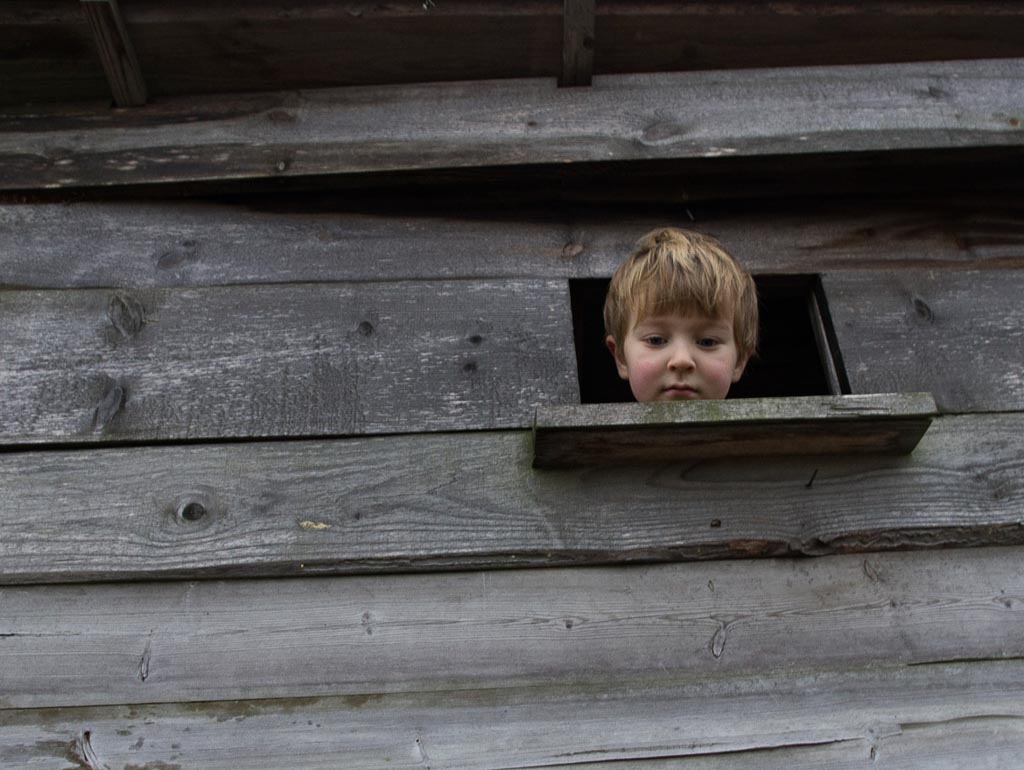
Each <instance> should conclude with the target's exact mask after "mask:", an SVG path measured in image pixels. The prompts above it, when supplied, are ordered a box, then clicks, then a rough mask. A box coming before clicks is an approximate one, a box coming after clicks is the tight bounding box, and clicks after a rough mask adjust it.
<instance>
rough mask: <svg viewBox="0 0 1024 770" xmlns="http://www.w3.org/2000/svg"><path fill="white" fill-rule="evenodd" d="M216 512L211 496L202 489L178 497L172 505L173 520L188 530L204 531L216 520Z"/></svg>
mask: <svg viewBox="0 0 1024 770" xmlns="http://www.w3.org/2000/svg"><path fill="white" fill-rule="evenodd" d="M217 512H218V510H217V507H216V504H215V500H214V497H213V494H212V493H209V492H205V491H204V490H202V489H199V490H192V491H189V492H186V493H185V494H183V495H180V496H179V497H178V498H177V499H176V500H175V501H174V504H173V515H174V520H175V521H177V522H178V524H181V525H184V526H187V527H189V528H190V529H193V528H195V527H199V528H201V529H205V528H206V527H207V526H209V525H210V524H211V523H212V522H213V520H214V519H215V518H216V516H215V514H216V513H217Z"/></svg>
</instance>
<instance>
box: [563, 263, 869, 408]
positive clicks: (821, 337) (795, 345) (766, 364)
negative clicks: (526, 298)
mask: <svg viewBox="0 0 1024 770" xmlns="http://www.w3.org/2000/svg"><path fill="white" fill-rule="evenodd" d="M754 280H755V282H756V283H757V293H758V301H759V303H760V311H761V328H760V342H759V345H758V353H757V355H756V356H755V358H753V359H752V360H751V361H750V363H748V364H747V369H746V371H745V372H744V374H743V377H742V379H740V381H739V382H737V383H736V384H735V385H733V386H732V388H731V389H730V391H729V398H757V397H764V396H813V395H829V394H839V393H849V392H850V386H849V383H848V381H847V379H846V373H845V371H844V369H843V366H842V361H841V359H840V357H839V354H838V348H837V346H836V342H835V334H834V332H833V330H832V323H831V319H830V318H829V315H828V308H827V306H826V304H825V297H824V294H823V292H822V290H821V283H820V281H819V280H818V277H817V276H815V275H762V276H754ZM569 291H570V296H571V298H572V317H573V331H574V334H575V339H576V363H577V367H578V371H579V378H580V401H581V402H582V403H584V404H599V403H608V402H616V401H632V400H633V394H632V393H630V390H629V383H627V382H625V381H624V380H620V379H619V375H618V373H617V372H616V371H615V364H614V362H613V360H612V356H611V354H610V353H609V352H608V349H607V348H606V347H605V344H604V337H605V334H604V319H603V309H604V297H605V294H606V293H607V291H608V279H606V278H586V279H578V280H572V281H570V282H569Z"/></svg>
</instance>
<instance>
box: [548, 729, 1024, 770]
mask: <svg viewBox="0 0 1024 770" xmlns="http://www.w3.org/2000/svg"><path fill="white" fill-rule="evenodd" d="M1022 749H1024V734H1022V731H1021V728H1020V723H1019V719H1017V718H1016V717H1000V716H992V717H982V718H979V719H976V720H964V721H962V722H959V721H954V722H951V723H941V724H925V725H920V726H914V727H913V729H911V730H907V731H905V732H900V733H899V734H898V735H885V736H880V737H876V738H874V739H870V738H869V739H865V740H858V741H837V742H834V743H827V744H810V745H804V746H787V747H784V748H777V749H753V750H749V751H736V752H728V753H721V754H704V755H699V756H687V757H679V758H674V759H642V760H618V761H613V762H583V763H571V764H570V763H563V764H559V765H547V767H560V768H572V769H573V770H861V769H862V768H864V767H868V766H870V767H872V768H886V769H887V770H919V769H920V768H923V767H926V768H928V770H963V768H968V767H969V768H972V770H1008V768H1015V767H1017V766H1018V765H1019V764H1020V757H1021V751H1022Z"/></svg>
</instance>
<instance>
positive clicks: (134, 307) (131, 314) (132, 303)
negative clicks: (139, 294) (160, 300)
mask: <svg viewBox="0 0 1024 770" xmlns="http://www.w3.org/2000/svg"><path fill="white" fill-rule="evenodd" d="M107 318H108V319H110V323H111V324H112V325H113V326H114V328H115V329H117V331H118V332H119V333H120V335H121V336H122V337H124V338H125V339H128V338H129V337H132V336H134V335H135V334H137V333H138V331H139V329H141V328H142V324H143V323H144V322H145V318H146V311H145V308H143V307H142V303H141V302H139V301H138V300H137V299H135V298H134V297H132V296H130V295H128V294H122V293H121V292H117V293H116V294H114V296H112V297H111V298H110V302H108V303H107Z"/></svg>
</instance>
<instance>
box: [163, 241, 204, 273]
mask: <svg viewBox="0 0 1024 770" xmlns="http://www.w3.org/2000/svg"><path fill="white" fill-rule="evenodd" d="M198 252H199V247H198V244H197V243H196V242H195V241H193V240H191V239H189V240H185V241H182V242H181V243H180V244H178V245H175V246H172V247H171V248H169V249H167V250H166V251H162V252H160V254H158V255H157V258H156V266H157V269H158V270H174V269H175V268H178V267H181V266H182V265H187V264H189V263H190V262H195V261H196V259H197V257H198Z"/></svg>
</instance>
